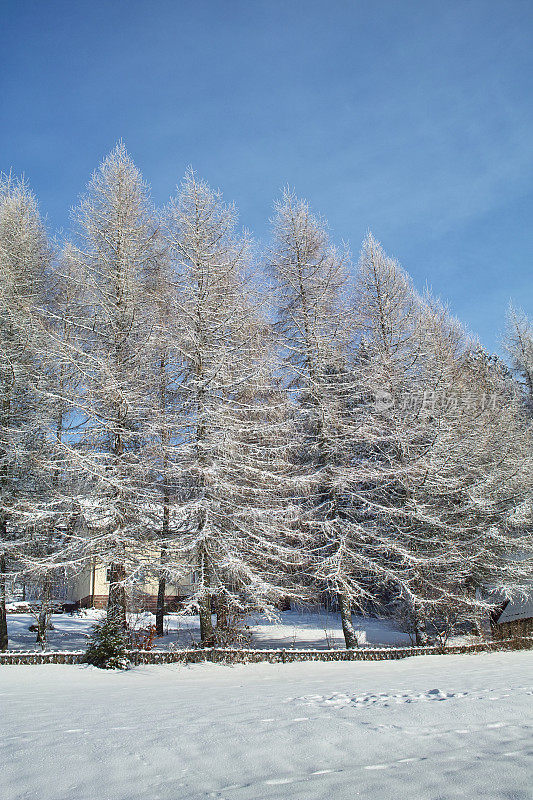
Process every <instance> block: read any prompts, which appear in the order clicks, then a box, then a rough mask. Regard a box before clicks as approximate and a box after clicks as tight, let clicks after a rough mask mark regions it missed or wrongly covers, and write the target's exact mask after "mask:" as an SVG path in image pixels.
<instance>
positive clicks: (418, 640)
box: [413, 607, 429, 647]
mask: <svg viewBox="0 0 533 800" xmlns="http://www.w3.org/2000/svg"><path fill="white" fill-rule="evenodd" d="M413 621H414V630H415V644H416V646H417V647H421V646H423V645H426V644H428V643H429V637H428V634H427V630H426V622H425V620H424V617H423V616H422V614H421V613H420V611H419V609H418V608H416V607H415V608H414V609H413Z"/></svg>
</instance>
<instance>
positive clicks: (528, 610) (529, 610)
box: [498, 592, 533, 624]
mask: <svg viewBox="0 0 533 800" xmlns="http://www.w3.org/2000/svg"><path fill="white" fill-rule="evenodd" d="M530 617H533V592H530V594H528V595H526V596H525V597H524V596H522V597H515V598H513V599H512V600H509V602H508V603H507V605H506V606H505V608H504V609H503V611H502V613H501V614H500V616H499V617H498V624H499V623H501V622H514V621H515V620H519V619H529V618H530Z"/></svg>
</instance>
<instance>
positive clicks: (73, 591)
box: [67, 559, 193, 611]
mask: <svg viewBox="0 0 533 800" xmlns="http://www.w3.org/2000/svg"><path fill="white" fill-rule="evenodd" d="M109 572H110V570H109V567H108V566H107V565H106V564H102V563H99V562H97V561H96V560H95V559H93V560H92V561H91V563H90V564H88V565H87V566H86V567H85V568H84V569H83V570H82V571H81V572H79V573H78V574H77V575H75V576H74V577H72V578H71V579H70V580H69V583H68V589H67V594H68V598H69V600H70V601H71V602H72V603H76V604H78V605H79V606H80V607H81V608H105V607H106V605H107V600H108V595H109V577H110V575H109ZM192 583H193V573H192V571H191V573H190V575H189V576H188V578H187V579H186V581H185V582H183V583H180V584H171V583H168V582H167V585H166V588H165V607H166V608H167V609H168V610H174V609H176V608H179V606H180V605H181V604H182V603H183V601H184V600H186V599H187V597H188V596H189V595H190V594H191V591H192ZM157 591H158V581H157V578H156V577H155V576H154V577H153V576H149V577H146V578H145V580H144V582H143V583H140V584H136V585H135V587H134V588H133V589H128V587H126V596H127V598H128V599H129V601H130V603H131V604H133V605H135V606H136V607H138V608H139V609H143V610H148V611H155V609H156V605H157Z"/></svg>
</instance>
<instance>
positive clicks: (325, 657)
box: [0, 636, 533, 665]
mask: <svg viewBox="0 0 533 800" xmlns="http://www.w3.org/2000/svg"><path fill="white" fill-rule="evenodd" d="M530 648H533V636H518V637H516V638H514V639H499V640H497V641H491V642H477V643H475V644H457V645H450V646H449V647H439V646H436V645H431V646H427V647H380V648H377V647H376V648H370V647H365V648H357V649H356V650H252V649H246V650H243V649H239V648H231V647H209V648H195V649H190V650H129V651H128V658H129V660H130V661H131V663H132V664H135V665H138V664H199V663H201V662H205V661H209V662H212V663H215V664H258V663H260V662H267V663H270V664H285V663H290V662H295V661H388V660H391V659H398V658H408V657H409V656H430V655H453V654H459V653H485V652H495V651H499V650H527V649H530ZM84 660H85V653H84V652H83V651H82V650H76V651H70V652H69V651H64V652H55V653H54V652H43V651H39V652H35V653H27V652H24V651H7V652H5V653H0V664H82V663H83V662H84Z"/></svg>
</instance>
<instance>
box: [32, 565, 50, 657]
mask: <svg viewBox="0 0 533 800" xmlns="http://www.w3.org/2000/svg"><path fill="white" fill-rule="evenodd" d="M51 599H52V585H51V581H50V577H49V576H48V575H47V576H46V578H45V579H44V584H43V594H42V598H41V610H40V612H39V617H38V619H37V639H36V642H37V644H40V645H41V647H42V649H43V650H44V648H45V647H46V635H47V631H48V626H49V624H50V605H51Z"/></svg>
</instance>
